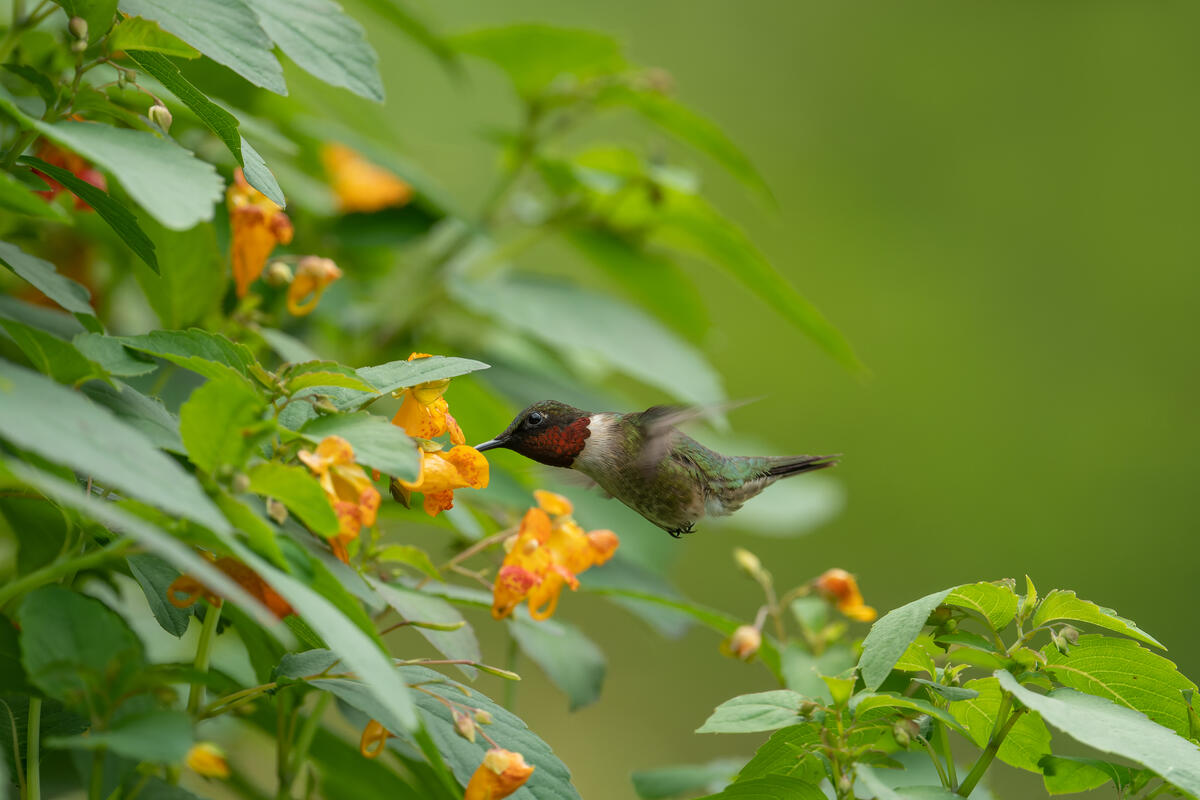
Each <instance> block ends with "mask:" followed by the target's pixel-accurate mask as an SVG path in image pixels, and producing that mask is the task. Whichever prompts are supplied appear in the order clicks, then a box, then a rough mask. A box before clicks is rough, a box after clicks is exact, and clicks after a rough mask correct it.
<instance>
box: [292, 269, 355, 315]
mask: <svg viewBox="0 0 1200 800" xmlns="http://www.w3.org/2000/svg"><path fill="white" fill-rule="evenodd" d="M340 277H342V271H341V270H340V269H338V265H337V264H335V263H333V260H332V259H329V258H320V257H318V256H305V257H304V258H302V259H300V263H299V264H297V265H296V277H294V278H292V285H291V286H289V287H288V293H287V307H288V311H290V312H291V313H292V314H293V315H295V316H297V317H303V316H304V315H305V314H309V313H311V312H312V310H313V309H314V308H316V307H317V303H318V302H320V300H321V295H322V294H324V293H325V287H327V286H329V284H331V283H333V282H334V281H336V280H337V279H338V278H340Z"/></svg>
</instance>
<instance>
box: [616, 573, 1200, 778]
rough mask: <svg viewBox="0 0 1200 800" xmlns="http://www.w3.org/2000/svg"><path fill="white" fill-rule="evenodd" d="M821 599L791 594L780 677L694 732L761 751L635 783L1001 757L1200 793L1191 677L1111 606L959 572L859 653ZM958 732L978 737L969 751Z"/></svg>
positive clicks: (776, 658) (770, 644)
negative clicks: (791, 630) (792, 630)
mask: <svg viewBox="0 0 1200 800" xmlns="http://www.w3.org/2000/svg"><path fill="white" fill-rule="evenodd" d="M768 599H769V600H770V599H771V596H770V595H769V597H768ZM785 599H786V596H785ZM811 600H812V598H808V597H797V598H796V599H795V600H793V601H791V603H790V607H791V612H792V613H793V614H794V616H795V621H796V624H797V625H798V626H799V628H800V632H801V634H802V635H801V636H799V637H798V638H796V639H793V640H788V639H786V638H783V637H784V633H783V629H782V628H780V629H779V638H776V639H773V638H772V637H771V636H766V637H764V640H763V644H762V654H763V661H764V663H766V664H767V665H768V666H769V667H771V669H772V671H773V672H774V673H775V674H776V676H777V677H779V678H780V679H781V683H782V684H783V686H784V687H785V688H783V689H778V690H772V691H766V692H759V693H755V694H746V695H739V696H737V697H733V698H731V699H729V700H727V701H726V702H724V703H722V704H721V705H720V706H718V707H717V708H716V709H715V710H714V711H713V713H712V715H711V716H710V717H709V718H708V719H707V720H706V721H705V722H704V724H703V725H702V726H701V727H700V728H699V729H697V732H698V733H750V732H759V731H772V732H773V733H771V736H770V738H769V739H768V740H767V741H766V742H765V743H764V744H763V745H762V746H761V747H760V748H759V750H758V752H757V753H756V754H755V755H754V756H753V757H752V758H750V759H749V760H731V759H720V760H718V761H715V762H713V763H710V764H704V765H696V766H678V767H669V768H663V769H658V770H650V771H647V772H643V773H638V774H635V776H634V782H635V786H636V787H637V789H638V793H639V795H640V796H641V797H643V798H648V799H649V798H668V797H676V796H695V795H696V794H698V793H703V792H704V791H706V790H707V791H712V790H714V789H721V790H720V791H719V792H718V793H717V794H711V795H706V796H707V797H713V798H717V797H720V798H729V799H730V800H733V798H757V797H789V798H792V797H794V798H812V799H813V800H819V799H820V798H824V797H826V796H827V793H832V794H833V795H834V796H836V797H837V798H839V799H840V798H854V797H860V796H862V797H876V798H884V799H885V800H894V798H947V800H949V798H952V797H988V796H990V795H989V794H988V792H987V789H986V788H985V787H984V786H982V785H981V783H980V781H981V779H982V778H983V776H984V774H985V773H986V772H987V771H988V769H989V768H990V767H991V766H993V764H994V762H995V761H996V760H999V761H1000V762H1003V763H1005V764H1008V765H1011V766H1012V767H1016V768H1018V769H1021V770H1027V771H1030V772H1033V773H1036V774H1039V775H1041V776H1042V779H1043V781H1044V783H1045V788H1046V791H1047V793H1049V794H1051V795H1058V794H1070V793H1076V792H1084V791H1088V790H1091V789H1096V788H1098V787H1101V786H1104V785H1105V784H1110V785H1112V786H1113V787H1115V789H1116V792H1117V795H1118V796H1119V797H1122V798H1135V797H1137V798H1149V797H1196V796H1200V715H1198V714H1197V712H1196V709H1195V707H1194V705H1193V696H1194V693H1195V691H1196V684H1195V683H1193V682H1192V681H1191V680H1189V679H1188V678H1187V677H1185V676H1184V675H1182V674H1181V673H1180V672H1179V671H1178V670H1177V669H1176V667H1175V664H1173V663H1172V662H1171V661H1169V660H1168V659H1166V658H1164V657H1163V656H1161V655H1159V654H1158V653H1156V652H1154V650H1153V649H1151V648H1157V649H1162V648H1163V646H1162V645H1161V644H1160V643H1159V642H1158V641H1156V640H1155V639H1154V638H1153V637H1152V636H1150V635H1149V634H1148V633H1146V632H1145V631H1143V630H1142V629H1140V628H1139V627H1138V626H1137V625H1135V624H1134V623H1133V622H1131V621H1130V620H1128V619H1125V618H1123V617H1121V616H1118V615H1117V613H1116V612H1114V611H1112V610H1111V609H1108V608H1104V607H1101V606H1098V605H1096V604H1095V603H1092V602H1090V601H1087V600H1083V599H1081V598H1079V597H1077V596H1076V595H1075V593H1074V592H1072V591H1064V590H1054V591H1051V592H1049V593H1048V594H1046V595H1045V596H1044V597H1039V595H1038V592H1037V590H1036V589H1035V588H1034V585H1033V582H1032V581H1030V580H1029V579H1028V578H1027V579H1026V590H1025V592H1024V593H1023V594H1018V593H1017V592H1016V591H1015V583H1014V582H1013V581H1011V580H1004V581H997V582H994V583H970V584H964V585H962V586H956V587H953V588H950V589H944V590H942V591H940V592H934V593H933V594H930V595H927V596H925V597H922V598H920V599H918V600H914V601H913V602H911V603H909V604H908V605H905V606H902V607H900V608H897V609H895V610H893V611H891V612H890V613H888V614H887V615H885V616H884V617H882V618H881V619H879V620H878V621H877V622H876V623H875V624H874V625H873V627H872V628H871V630H870V632H869V633H868V634H867V636H866V638H865V639H864V640H862V641H861V642H857V643H856V648H857V650H858V654H857V657H856V656H855V655H854V653H853V651H852V650H851V649H850V647H849V646H847V645H846V644H845V642H844V639H843V638H841V636H842V634H843V633H844V626H842V627H841V628H840V629H832V630H831V629H830V628H829V623H828V621H827V619H826V618H825V617H824V614H823V612H822V610H821V608H820V607H819V606H814V605H813V604H812V603H811ZM772 602H773V601H772ZM770 607H771V609H772V613H777V611H778V608H777V607H775V606H770ZM1076 626H1080V627H1076ZM1083 628H1087V629H1092V630H1096V631H1097V632H1090V633H1085V632H1083V630H1082V629H1083ZM818 631H824V632H826V633H825V634H823V635H817V636H815V637H814V632H818ZM1114 634H1117V635H1114ZM830 639H832V640H833V644H830V643H829V642H830ZM1147 645H1148V646H1147ZM789 653H792V654H793V655H790V656H789ZM789 663H790V666H789ZM1051 729H1053V730H1056V731H1059V732H1061V733H1062V734H1065V736H1066V739H1067V740H1068V741H1064V740H1061V739H1059V740H1055V741H1053V742H1052V738H1051ZM955 738H960V739H962V740H965V742H967V743H969V745H970V747H971V748H973V749H975V750H976V751H977V756H976V757H975V759H974V761H973V762H971V763H970V764H969V765H966V766H963V765H960V764H958V763H956V753H957V754H959V755H960V756H961V754H962V753H963V752H964V750H965V749H966V748H965V747H964V746H962V745H959V746H953V745H952V741H953V740H954V739H955ZM1069 740H1073V741H1074V742H1075V743H1076V744H1077V745H1083V746H1085V747H1086V748H1091V751H1090V752H1088V753H1087V754H1086V755H1080V754H1079V751H1080V749H1081V748H1078V747H1076V748H1075V752H1074V753H1072V748H1071V746H1070V744H1069ZM1052 745H1053V746H1052ZM920 751H925V752H924V753H921V752H920ZM731 775H732V779H731V777H730V776H731ZM722 787H723V788H722Z"/></svg>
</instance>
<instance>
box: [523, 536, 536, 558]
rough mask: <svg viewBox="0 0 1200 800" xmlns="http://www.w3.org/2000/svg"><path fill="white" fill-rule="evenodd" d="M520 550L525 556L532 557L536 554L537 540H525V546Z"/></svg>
mask: <svg viewBox="0 0 1200 800" xmlns="http://www.w3.org/2000/svg"><path fill="white" fill-rule="evenodd" d="M521 549H522V550H523V551H524V553H525V555H527V556H531V555H533V554H534V553H536V552H537V549H538V541H537V539H526V540H525V544H524V546H522V548H521Z"/></svg>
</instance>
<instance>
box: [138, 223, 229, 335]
mask: <svg viewBox="0 0 1200 800" xmlns="http://www.w3.org/2000/svg"><path fill="white" fill-rule="evenodd" d="M144 227H145V229H146V232H147V234H148V235H149V236H150V237H151V240H152V241H153V242H154V244H155V251H156V252H157V253H158V260H159V269H158V274H154V273H152V272H151V271H150V270H148V269H146V268H144V267H143V266H142V265H141V264H134V266H133V274H134V277H135V278H137V282H138V285H139V286H141V287H142V292H143V293H144V294H145V295H146V299H147V300H148V301H149V302H150V307H151V308H152V309H154V313H155V314H156V315H157V316H158V320H159V322H160V323H161V325H162V326H163V327H164V328H171V329H178V328H186V327H187V326H189V325H192V324H194V323H196V322H199V321H200V320H201V319H202V318H203V317H204V316H205V315H206V314H209V313H211V312H212V311H213V310H214V309H217V308H218V307H219V305H220V302H221V297H222V295H223V294H224V293H225V284H226V281H227V277H226V271H225V268H224V263H223V259H222V256H221V254H220V253H219V252H218V250H217V238H216V233H215V232H214V231H213V227H212V226H211V225H197V226H196V227H194V228H192V229H191V230H187V231H172V230H168V229H167V228H164V227H162V226H161V225H159V224H158V223H156V222H154V221H153V220H148V221H147V222H146V224H145V225H144Z"/></svg>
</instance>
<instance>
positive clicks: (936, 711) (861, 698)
mask: <svg viewBox="0 0 1200 800" xmlns="http://www.w3.org/2000/svg"><path fill="white" fill-rule="evenodd" d="M857 697H858V702H857V704H856V705H855V706H854V714H855V716H856V717H862V716H865V715H866V714H867V712H869V711H872V710H875V709H879V708H903V709H908V710H909V711H916V712H918V713H920V714H928V715H929V716H931V717H933V718H934V719H936V720H938V721H940V722H942V723H944V724H946V725H948V726H949V727H951V728H954V729H955V730H957V731H960V732H961V733H963V734H966V733H967V730H966V729H965V728H963V726H962V725H960V724H959V722H958V720H957V719H955V718H954V717H953V716H952V715H950V714H949V713H948V712H946V711H945V710H944V709H942V708H939V707H938V706H935V705H934V704H933V703H930V702H929V701H928V700H922V699H921V698H919V697H904V696H902V695H898V694H893V693H891V692H879V693H868V694H862V695H857Z"/></svg>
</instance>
